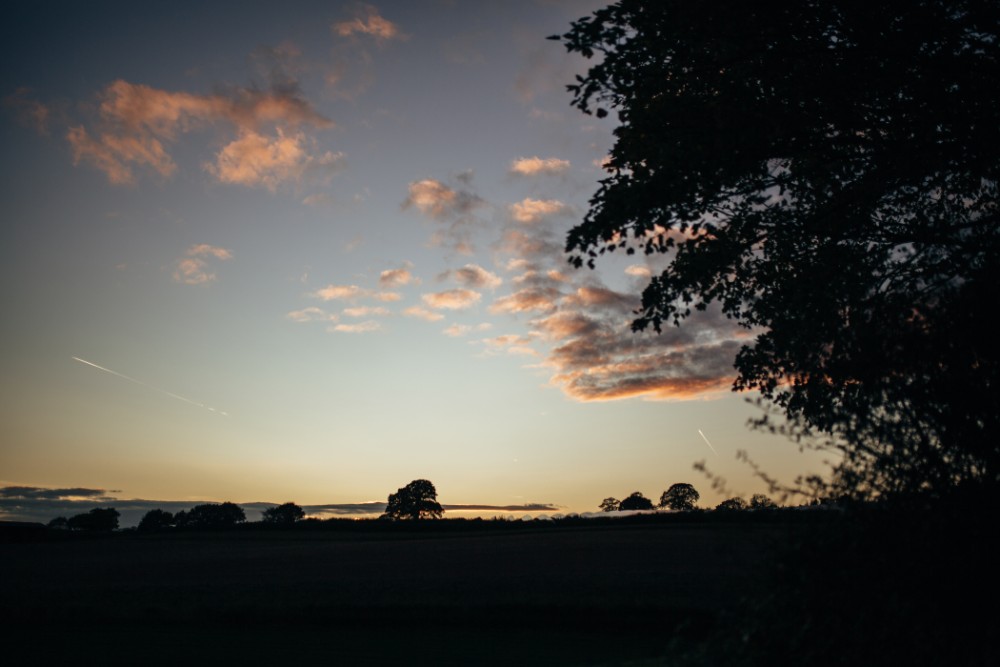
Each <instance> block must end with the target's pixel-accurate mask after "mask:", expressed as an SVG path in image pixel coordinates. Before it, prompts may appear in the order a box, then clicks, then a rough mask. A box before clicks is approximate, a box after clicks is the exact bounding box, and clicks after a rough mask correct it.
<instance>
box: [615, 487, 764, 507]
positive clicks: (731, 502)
mask: <svg viewBox="0 0 1000 667" xmlns="http://www.w3.org/2000/svg"><path fill="white" fill-rule="evenodd" d="M699 498H701V495H700V494H699V493H698V491H697V490H696V489H695V488H694V487H693V486H692V485H690V484H687V483H683V482H681V483H678V484H672V485H671V486H670V488H669V489H667V490H666V491H664V492H663V493H662V494H661V495H660V502H659V503H657V504H656V505H654V504H653V501H652V500H650V499H649V498H647V497H646V496H644V495H642V493H641V492H639V491H635V492H633V493H632V494H631V495H629V496H628V497H626V498H625V499H624V500H618V499H617V498H613V497H609V498H605V499H604V500H602V501H601V504H600V505H599V507H600V508H601V510H602V511H604V512H619V511H623V510H652V509H670V510H676V511H688V510H693V509H697V502H698V500H699ZM777 506H778V504H777V503H775V502H774V501H773V500H771V499H770V498H768V497H767V496H765V495H764V494H763V493H755V494H754V495H753V496H751V497H750V502H747V501H745V500H743V499H742V498H739V497H736V498H728V499H726V500H723V501H722V502H721V503H719V504H718V505H716V506H715V509H716V511H740V510H766V509H774V508H776V507H777Z"/></svg>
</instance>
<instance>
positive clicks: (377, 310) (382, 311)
mask: <svg viewBox="0 0 1000 667" xmlns="http://www.w3.org/2000/svg"><path fill="white" fill-rule="evenodd" d="M343 313H344V315H347V316H348V317H385V316H386V315H388V314H389V310H388V309H387V308H383V307H382V306H359V307H357V308H344V310H343Z"/></svg>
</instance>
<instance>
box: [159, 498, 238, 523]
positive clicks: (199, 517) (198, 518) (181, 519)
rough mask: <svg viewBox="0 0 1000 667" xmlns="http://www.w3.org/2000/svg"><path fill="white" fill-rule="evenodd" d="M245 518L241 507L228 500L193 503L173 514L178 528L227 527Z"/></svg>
mask: <svg viewBox="0 0 1000 667" xmlns="http://www.w3.org/2000/svg"><path fill="white" fill-rule="evenodd" d="M246 520H247V517H246V514H245V513H244V512H243V508H241V507H240V506H239V505H236V504H234V503H229V502H226V503H206V504H204V505H195V506H194V507H192V508H191V509H189V510H187V511H186V512H185V511H184V510H181V511H180V512H178V513H177V514H176V515H175V516H174V523H175V524H176V525H177V527H179V528H228V527H230V526H235V525H236V524H238V523H243V522H244V521H246Z"/></svg>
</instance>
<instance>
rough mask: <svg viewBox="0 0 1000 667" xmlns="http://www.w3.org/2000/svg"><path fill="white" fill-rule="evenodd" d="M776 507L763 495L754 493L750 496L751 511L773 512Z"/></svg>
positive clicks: (774, 503) (775, 504)
mask: <svg viewBox="0 0 1000 667" xmlns="http://www.w3.org/2000/svg"><path fill="white" fill-rule="evenodd" d="M777 506H778V504H777V503H776V502H774V501H773V500H771V499H770V498H768V497H767V496H765V495H764V494H763V493H755V494H753V495H752V496H750V509H752V510H773V509H775V508H776V507H777Z"/></svg>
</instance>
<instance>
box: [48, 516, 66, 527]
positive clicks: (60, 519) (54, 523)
mask: <svg viewBox="0 0 1000 667" xmlns="http://www.w3.org/2000/svg"><path fill="white" fill-rule="evenodd" d="M45 527H46V528H48V529H50V530H69V521H68V520H67V519H66V517H64V516H57V517H56V518H54V519H52V520H51V521H49V522H48V523H47V524H45Z"/></svg>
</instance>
